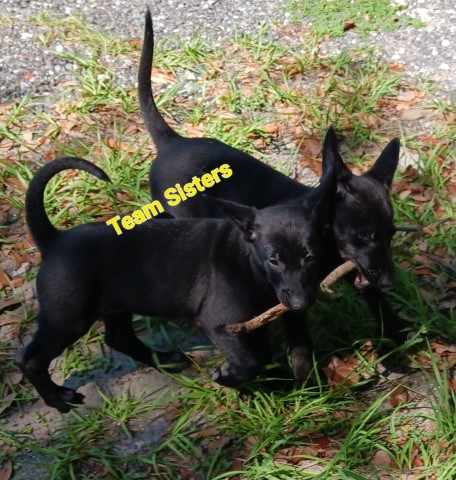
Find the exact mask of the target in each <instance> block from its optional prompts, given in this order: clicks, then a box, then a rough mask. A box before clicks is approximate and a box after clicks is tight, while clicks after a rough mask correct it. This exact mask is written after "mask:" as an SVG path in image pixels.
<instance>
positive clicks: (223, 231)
mask: <svg viewBox="0 0 456 480" xmlns="http://www.w3.org/2000/svg"><path fill="white" fill-rule="evenodd" d="M65 169H79V170H84V171H86V172H89V173H91V174H92V175H95V176H96V177H98V178H100V179H102V180H105V181H109V179H108V177H107V176H106V174H105V173H104V172H103V171H102V170H100V169H99V168H98V167H96V166H94V165H93V164H91V163H90V162H87V161H85V160H82V159H78V158H72V157H68V158H62V159H58V160H55V161H53V162H52V163H49V164H47V165H45V166H44V167H42V168H41V169H40V170H39V171H38V172H37V173H36V175H35V177H34V178H33V180H32V181H31V182H30V186H29V189H28V191H27V196H26V215H27V224H28V226H29V229H30V232H31V234H32V236H33V238H34V240H35V242H36V244H37V246H38V248H39V249H40V251H41V254H42V265H41V268H40V270H39V272H38V276H37V293H38V300H39V303H40V311H39V314H38V319H37V321H38V330H37V332H36V334H35V335H34V337H33V340H32V341H31V342H30V344H29V345H27V347H26V348H24V349H23V350H22V351H20V352H19V353H18V354H17V356H16V363H17V365H18V366H19V367H20V368H21V370H22V371H23V372H24V374H25V375H26V377H27V378H28V379H29V380H30V381H31V382H32V383H33V385H34V386H35V388H36V389H37V390H38V392H39V393H40V395H41V396H42V397H43V399H44V400H45V402H46V403H47V404H48V405H50V406H52V407H55V408H57V409H58V410H60V411H61V412H66V411H68V410H69V409H70V404H73V403H81V402H82V399H83V396H82V395H81V394H79V393H77V392H76V391H74V390H72V389H69V388H66V387H63V386H58V385H57V384H55V383H54V382H53V381H52V380H51V378H50V376H49V372H48V369H49V364H50V362H51V360H52V359H54V358H55V357H57V356H58V355H60V354H61V353H62V352H63V350H64V349H65V348H66V347H68V346H70V345H71V344H73V343H74V342H75V341H76V340H77V339H78V338H80V337H81V336H82V335H84V334H85V333H86V332H87V331H88V330H89V328H90V326H91V325H92V324H93V323H94V322H95V321H96V320H97V319H102V320H103V321H104V323H105V327H106V334H105V340H106V343H107V344H108V345H110V346H111V347H112V348H114V349H116V350H119V351H120V352H123V353H125V354H127V355H130V356H131V357H133V358H134V359H136V360H138V361H141V362H144V363H147V364H149V365H154V362H153V359H152V358H153V355H152V351H151V350H150V349H149V348H148V347H146V346H145V345H144V344H143V343H142V342H141V341H140V340H139V339H138V338H137V337H136V335H135V333H134V331H133V327H132V313H139V314H143V315H149V316H173V317H175V316H189V317H190V316H191V317H193V318H194V319H195V320H196V321H198V322H199V323H201V324H202V326H203V328H204V330H205V332H206V334H207V335H208V336H209V338H210V339H211V340H212V341H213V342H214V344H215V345H216V346H217V347H218V348H219V349H220V351H221V352H222V353H223V354H224V356H225V358H226V363H225V364H224V365H223V366H222V367H220V368H219V369H218V370H217V372H216V373H215V374H214V376H213V378H214V380H216V381H217V382H219V383H221V384H223V385H227V386H235V385H237V384H239V383H241V382H244V381H247V380H250V379H252V378H254V377H255V376H256V375H257V373H258V371H259V369H260V367H261V365H262V364H263V363H264V362H265V361H266V360H267V359H268V356H269V352H268V341H267V337H266V338H264V337H265V332H264V330H263V331H262V329H260V330H258V331H256V332H253V333H251V334H248V335H234V334H229V333H227V332H226V329H225V326H226V325H227V324H230V323H236V322H242V321H246V320H248V319H249V318H251V317H253V316H255V315H257V314H259V313H261V312H263V311H264V310H266V309H267V308H269V307H271V306H272V305H274V304H276V303H277V302H278V301H280V302H282V303H283V304H284V305H286V306H287V307H288V308H290V309H292V310H299V309H303V308H307V307H308V306H309V305H310V304H311V303H312V302H313V301H314V299H315V296H316V292H317V288H318V279H319V277H320V272H319V260H320V258H321V256H322V249H321V242H320V237H321V230H322V228H323V220H322V219H323V218H325V216H326V212H325V210H326V209H327V208H328V202H329V201H330V200H331V197H332V196H333V194H334V192H333V190H334V189H335V175H333V174H332V173H331V174H329V175H326V176H325V177H324V178H323V179H322V182H321V185H320V187H319V188H318V189H316V190H315V192H314V194H313V195H311V196H309V197H307V198H306V201H305V202H302V203H301V204H300V205H293V206H274V207H269V208H265V209H262V210H257V209H256V208H253V207H246V206H243V205H240V204H237V203H234V202H229V201H224V200H220V199H212V200H211V202H213V204H215V205H217V208H220V209H221V210H222V211H223V212H224V214H225V216H226V217H228V219H181V220H160V219H153V220H150V221H148V222H145V223H142V224H141V225H137V226H135V228H134V229H133V230H130V231H128V232H125V233H122V234H121V235H117V234H116V232H115V231H114V229H113V228H112V226H109V225H107V224H106V223H104V222H93V223H88V224H85V225H81V226H78V227H75V228H72V229H70V230H66V231H60V230H57V229H56V228H54V226H53V225H52V224H51V222H50V221H49V218H48V217H47V215H46V212H45V209H44V199H43V196H44V190H45V187H46V184H47V183H48V181H49V180H50V179H51V178H52V177H53V176H54V175H55V174H57V173H58V172H60V171H62V170H65ZM158 356H159V358H160V361H163V362H165V363H166V362H167V360H168V358H166V356H165V355H164V354H158Z"/></svg>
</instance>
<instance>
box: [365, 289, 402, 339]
mask: <svg viewBox="0 0 456 480" xmlns="http://www.w3.org/2000/svg"><path fill="white" fill-rule="evenodd" d="M362 295H363V297H364V298H365V299H366V302H367V304H368V306H369V308H370V310H371V312H372V313H373V315H374V316H375V318H376V320H377V330H378V331H377V335H378V337H384V338H386V339H390V340H392V341H394V342H395V343H396V345H402V344H403V343H404V342H405V341H406V340H407V337H408V332H407V331H404V329H406V328H407V327H409V326H410V325H409V324H408V322H407V321H406V320H405V319H403V318H402V317H401V316H400V315H399V314H398V313H397V312H395V310H394V308H393V307H392V305H391V304H390V302H389V300H388V299H387V298H386V295H385V293H384V292H383V291H382V290H381V289H380V288H377V287H373V286H368V287H366V288H364V289H363V290H362ZM382 325H383V328H382V327H381V326H382Z"/></svg>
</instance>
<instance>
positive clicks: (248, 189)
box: [138, 11, 406, 343]
mask: <svg viewBox="0 0 456 480" xmlns="http://www.w3.org/2000/svg"><path fill="white" fill-rule="evenodd" d="M153 49H154V40H153V29H152V20H151V16H150V12H149V11H147V13H146V24H145V34H144V43H143V49H142V54H141V62H140V66H139V74H138V88H139V100H140V105H141V111H142V114H143V117H144V121H145V124H146V126H147V128H148V130H149V132H150V134H151V136H152V139H153V141H154V143H155V145H156V146H157V150H158V155H157V158H156V159H155V160H154V162H153V165H152V169H151V172H150V186H151V190H152V193H153V195H154V198H158V199H163V191H164V188H166V186H169V185H173V184H175V183H177V182H179V183H180V184H186V183H187V182H191V181H192V178H193V177H194V176H195V175H197V176H201V175H202V174H204V173H207V172H210V171H213V170H214V169H215V168H218V167H220V165H221V164H224V163H229V165H230V167H231V169H232V170H233V175H232V177H231V178H229V179H228V180H226V181H224V182H221V183H219V184H217V185H215V186H214V187H213V188H211V189H210V191H208V195H211V196H214V197H218V198H224V199H230V200H235V201H237V202H240V203H243V204H245V205H252V206H255V207H257V208H264V207H267V206H270V205H278V204H293V203H297V202H298V203H299V202H302V201H303V199H305V198H307V196H308V195H309V194H310V193H311V192H312V188H311V187H307V186H304V185H301V184H300V183H298V182H295V181H294V180H292V179H290V178H288V177H287V176H285V175H283V174H281V173H279V172H277V171H276V170H274V169H272V168H271V167H269V166H267V165H265V164H264V163H262V162H260V161H258V160H256V159H255V158H253V157H252V156H250V155H248V154H246V153H243V152H241V151H239V150H237V149H235V148H232V147H230V146H228V145H226V144H224V143H222V142H219V141H218V140H214V139H210V138H184V137H182V136H180V135H179V134H178V133H176V132H175V131H174V130H173V129H172V128H171V127H170V126H169V125H168V124H167V123H166V121H165V120H164V118H163V117H162V116H161V114H160V112H159V111H158V109H157V107H156V105H155V102H154V98H153V94H152V86H151V68H152V60H153ZM325 145H326V149H325V151H324V152H323V171H324V169H325V168H326V166H327V165H328V164H330V163H332V162H328V161H326V162H325V156H328V155H331V156H332V157H333V158H334V160H335V162H336V169H337V194H336V200H335V202H334V211H333V212H332V214H331V215H330V216H329V217H328V225H329V228H328V229H327V230H326V232H325V235H324V237H323V238H322V244H323V249H324V251H325V259H324V261H325V268H323V269H322V274H326V273H328V272H329V271H331V270H332V269H333V268H334V267H335V266H337V265H338V264H340V263H341V262H342V260H343V259H350V260H352V261H353V262H354V263H355V264H356V266H357V268H358V272H359V273H358V275H357V276H356V279H355V285H356V286H357V287H359V288H362V290H363V293H364V296H365V298H366V299H367V301H368V303H369V306H370V308H371V310H372V311H373V313H374V314H375V316H376V317H377V319H378V325H379V330H378V332H377V334H378V335H379V336H380V334H381V332H383V335H384V336H385V337H386V338H390V339H393V340H394V341H395V342H396V343H402V342H403V341H404V340H405V339H406V335H405V334H404V333H403V332H402V331H401V330H402V329H404V328H405V327H406V322H405V321H404V320H403V319H401V318H400V317H399V316H398V315H397V314H396V313H395V312H394V311H393V309H392V308H391V306H390V304H389V302H388V301H387V299H386V298H385V296H384V294H383V293H382V291H381V287H388V286H391V284H392V279H393V266H392V261H391V254H390V244H391V239H392V237H393V234H394V233H395V227H394V223H393V211H392V207H391V203H390V200H389V190H390V187H391V182H392V179H393V176H394V173H395V171H396V168H397V164H398V159H399V141H398V139H394V140H392V141H391V142H390V143H389V144H388V145H387V146H386V147H385V149H384V150H383V152H382V153H381V155H380V157H379V158H378V159H377V161H376V162H375V164H374V166H373V167H372V168H371V169H370V170H369V171H368V172H367V173H365V174H363V175H361V176H355V175H353V174H352V173H351V171H350V170H349V169H348V168H347V167H346V166H345V164H344V162H343V160H342V158H341V156H340V154H339V152H338V149H337V141H336V135H335V132H334V130H333V129H332V128H329V130H328V132H327V135H326V139H325ZM170 211H171V213H172V214H173V215H175V216H176V217H218V216H220V211H218V210H217V209H215V208H214V206H213V205H211V204H210V203H208V202H207V201H206V200H205V198H202V197H195V198H189V199H188V200H186V201H183V202H180V203H179V205H178V206H176V207H173V208H171V209H170ZM381 321H383V331H382V330H381V328H380V325H381ZM303 328H304V327H303V325H302V324H298V323H296V324H295V325H294V330H295V333H294V334H292V338H296V332H297V331H299V329H303ZM303 335H306V332H304V333H303Z"/></svg>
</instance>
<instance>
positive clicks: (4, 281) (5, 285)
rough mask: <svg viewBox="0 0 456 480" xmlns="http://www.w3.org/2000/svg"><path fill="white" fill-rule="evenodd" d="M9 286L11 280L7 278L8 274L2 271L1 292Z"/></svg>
mask: <svg viewBox="0 0 456 480" xmlns="http://www.w3.org/2000/svg"><path fill="white" fill-rule="evenodd" d="M8 285H9V280H8V277H7V276H6V273H4V272H3V270H0V290H1V289H2V288H4V287H7V286H8Z"/></svg>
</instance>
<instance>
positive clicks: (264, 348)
mask: <svg viewBox="0 0 456 480" xmlns="http://www.w3.org/2000/svg"><path fill="white" fill-rule="evenodd" d="M246 318H249V316H248V315H247V317H246ZM230 323H237V322H230ZM225 327H226V324H225V323H223V324H218V325H217V326H214V327H209V328H208V327H207V326H205V331H206V333H207V335H208V336H209V338H210V339H211V340H212V342H213V343H214V344H215V346H216V347H217V348H218V349H219V350H220V352H221V353H222V354H223V355H224V357H225V358H226V362H225V363H224V364H223V365H222V366H221V367H219V368H218V369H217V370H216V372H215V373H214V375H213V376H212V379H213V380H214V381H215V382H217V383H219V384H220V385H224V386H226V387H236V386H238V385H240V384H241V383H244V382H247V381H249V380H253V379H254V378H255V377H256V376H257V375H258V373H259V371H260V369H261V367H262V366H263V365H264V364H265V363H266V362H267V360H268V359H269V358H270V349H269V341H268V336H267V330H266V329H265V328H259V329H257V330H255V331H254V332H251V333H248V334H235V333H228V332H227V331H226V329H225Z"/></svg>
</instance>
